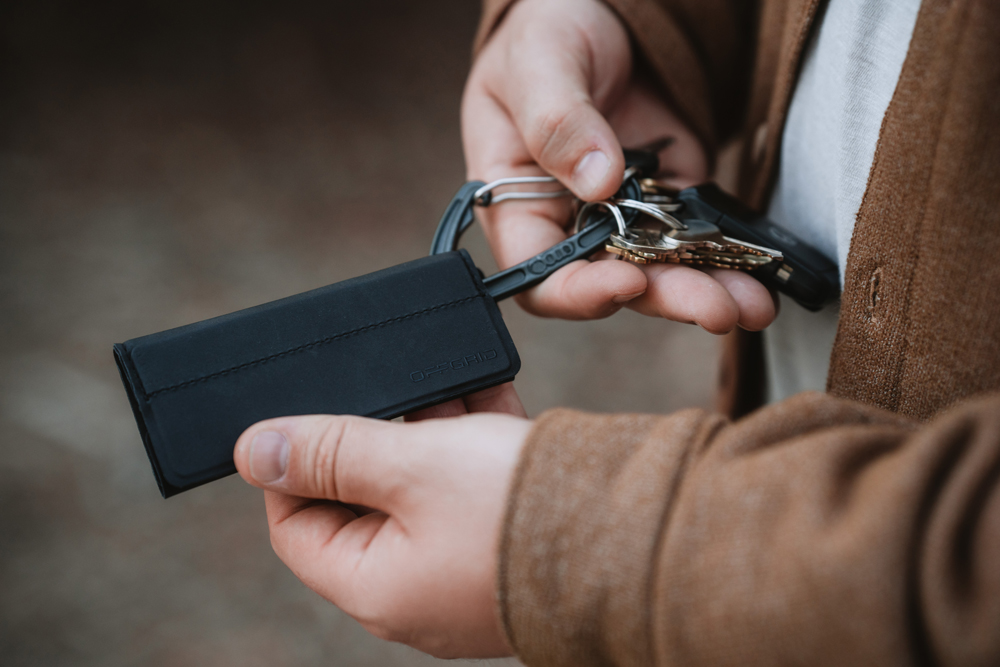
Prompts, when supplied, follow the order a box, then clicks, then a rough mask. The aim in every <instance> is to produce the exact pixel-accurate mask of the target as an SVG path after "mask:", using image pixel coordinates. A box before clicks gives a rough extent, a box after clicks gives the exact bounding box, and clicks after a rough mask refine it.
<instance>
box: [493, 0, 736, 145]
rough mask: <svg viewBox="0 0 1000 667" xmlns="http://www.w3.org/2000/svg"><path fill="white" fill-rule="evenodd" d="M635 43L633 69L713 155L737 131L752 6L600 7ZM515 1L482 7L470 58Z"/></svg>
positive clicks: (724, 2) (627, 1)
mask: <svg viewBox="0 0 1000 667" xmlns="http://www.w3.org/2000/svg"><path fill="white" fill-rule="evenodd" d="M605 2H606V3H607V4H608V5H609V6H610V7H611V8H612V9H614V10H615V12H617V14H618V16H619V17H620V18H621V19H622V22H623V23H624V24H625V26H626V28H628V30H629V32H630V33H631V35H632V38H633V40H634V43H635V46H636V49H637V53H638V54H639V56H640V62H641V63H642V64H643V66H646V67H648V69H650V70H651V72H652V74H653V76H654V78H655V79H656V80H657V81H658V82H659V83H660V84H662V86H663V91H664V93H665V94H666V95H667V97H668V98H669V99H670V100H671V103H672V106H673V108H674V109H675V110H676V111H677V113H678V114H679V115H680V116H681V117H682V118H683V119H684V120H685V121H686V122H687V123H688V124H689V125H690V127H691V128H692V129H693V130H694V132H695V133H696V134H697V135H698V137H699V138H701V140H702V142H703V143H704V144H705V145H706V146H707V147H708V149H709V150H710V151H712V150H713V149H714V148H715V147H716V146H717V145H718V144H719V143H720V142H721V141H723V140H725V139H726V138H727V137H728V135H730V134H731V133H733V132H734V131H735V130H736V129H737V125H738V124H739V122H740V120H741V119H742V117H743V113H744V105H745V103H746V99H745V98H746V95H747V89H748V85H749V82H750V66H751V64H752V62H753V58H752V55H751V49H752V44H753V37H754V34H755V27H756V26H755V20H754V18H755V12H756V8H755V5H756V3H755V2H751V1H749V0H605ZM512 4H514V0H485V2H484V3H483V15H482V19H481V21H480V24H479V31H478V33H477V35H476V40H475V46H474V51H475V52H476V53H478V52H479V50H480V49H481V48H482V47H483V45H484V44H485V43H486V40H487V39H488V38H489V36H490V34H491V33H492V32H493V30H494V29H495V28H496V26H497V25H498V24H499V23H500V21H501V20H502V19H503V16H504V14H505V13H506V11H507V9H508V8H509V7H510V6H511V5H512Z"/></svg>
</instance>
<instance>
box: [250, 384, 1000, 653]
mask: <svg viewBox="0 0 1000 667" xmlns="http://www.w3.org/2000/svg"><path fill="white" fill-rule="evenodd" d="M476 410H505V411H508V412H512V413H517V414H520V415H523V411H521V410H520V404H519V403H518V401H517V398H516V395H514V393H513V391H512V390H511V389H510V387H509V386H504V387H501V388H498V389H495V390H490V391H489V392H487V393H485V394H481V395H478V396H474V397H469V398H467V399H465V400H464V401H462V400H459V401H455V402H453V403H451V404H447V405H445V406H439V407H438V408H435V409H433V410H431V411H429V412H427V413H424V415H422V416H425V417H429V416H443V415H457V414H460V413H462V412H465V411H476ZM525 443H526V444H525ZM235 461H236V465H237V468H238V469H239V472H240V474H241V475H242V476H243V477H244V479H246V480H247V481H248V482H250V483H251V484H253V485H255V486H258V487H261V488H264V489H266V491H267V493H266V494H265V499H266V503H267V511H268V523H269V526H270V530H271V542H272V544H273V545H274V548H275V551H276V552H277V553H278V555H279V556H280V557H281V559H282V560H283V561H285V563H286V564H287V565H288V566H289V567H290V568H291V569H292V571H293V572H294V573H295V574H296V575H297V576H298V577H299V578H301V579H302V580H303V581H304V582H305V583H306V584H307V585H308V586H309V587H310V588H312V589H314V590H315V591H317V592H318V593H320V594H321V595H323V596H324V597H326V598H327V599H329V600H330V601H332V602H333V603H334V604H336V605H338V606H339V607H341V608H342V609H343V610H344V611H346V612H347V613H349V614H351V615H352V616H354V617H355V618H357V619H358V620H359V621H360V622H361V623H362V624H363V625H364V626H365V627H366V628H367V629H368V630H370V631H371V632H373V633H374V634H376V635H378V636H380V637H384V638H387V639H393V640H395V641H401V642H405V643H407V644H410V645H411V646H415V647H416V648H419V649H421V650H424V651H427V652H430V653H433V654H435V655H438V656H443V657H487V656H496V655H503V654H505V653H508V652H510V651H511V650H513V652H515V653H516V654H517V655H518V657H519V658H520V659H521V660H523V661H524V662H525V663H526V664H527V665H529V666H532V665H549V666H552V665H566V666H570V665H572V666H573V667H588V666H590V665H594V666H597V665H609V664H614V665H664V666H667V665H687V666H690V667H695V666H698V665H712V666H717V665H727V664H738V665H743V666H747V665H751V666H752V665H761V666H764V665H774V664H808V665H821V664H831V663H833V664H851V665H854V664H865V665H867V664H877V665H894V664H940V665H995V664H1000V633H998V632H997V628H998V627H1000V568H998V567H997V563H1000V396H998V395H993V396H989V397H984V398H980V399H977V400H973V401H969V402H966V403H964V404H962V405H960V406H958V407H956V408H955V409H953V410H952V411H950V412H949V413H947V414H945V415H942V416H941V417H939V418H938V419H936V420H935V421H934V422H932V423H929V424H926V425H920V424H918V423H916V422H912V421H909V420H906V419H904V418H901V417H898V416H896V415H893V414H891V413H888V412H883V411H880V410H876V409H874V408H870V407H866V406H863V405H861V404H858V403H853V402H848V401H844V400H839V399H834V398H831V397H829V396H827V395H823V394H803V395H800V396H798V397H796V398H793V399H790V400H787V401H784V402H782V403H780V404H777V405H774V406H770V407H768V408H765V409H762V410H760V411H758V412H757V413H755V414H754V415H752V416H751V417H749V418H746V419H744V420H741V421H738V422H734V423H730V422H728V421H727V420H725V419H724V418H723V417H720V416H718V415H714V414H711V413H707V412H704V411H701V410H686V411H682V412H678V413H675V414H673V415H669V416H655V415H588V414H583V413H578V412H571V411H567V410H555V411H550V412H547V413H545V414H543V415H542V416H541V417H540V418H539V419H538V420H537V422H535V423H534V425H532V423H531V422H529V421H528V420H526V419H523V418H520V417H517V416H511V415H501V414H479V415H467V416H457V417H454V418H451V419H431V420H427V421H422V422H419V423H415V424H412V423H411V424H392V423H385V422H379V421H377V420H371V419H362V418H358V417H338V416H322V415H320V416H310V417H285V418H280V419H273V420H269V421H266V422H262V423H260V424H257V425H255V426H253V427H251V428H250V429H248V430H247V432H246V433H244V434H243V435H242V436H241V437H240V440H239V442H238V443H237V446H236V452H235ZM505 504H506V510H505V509H504V507H505ZM365 508H371V509H365ZM373 510H374V511H373ZM498 545H499V546H498ZM495 577H496V578H495ZM495 591H496V595H498V596H499V611H496V598H495Z"/></svg>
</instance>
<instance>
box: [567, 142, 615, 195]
mask: <svg viewBox="0 0 1000 667" xmlns="http://www.w3.org/2000/svg"><path fill="white" fill-rule="evenodd" d="M610 168H611V160H609V159H608V156H607V155H605V154H604V153H602V152H601V151H590V152H589V153H587V154H586V155H584V156H583V157H582V158H580V161H579V162H577V163H576V168H575V169H573V183H574V184H575V185H576V189H577V191H578V192H579V194H581V195H583V196H585V197H586V196H589V195H590V194H591V193H592V192H594V191H595V190H597V188H599V187H601V183H603V182H604V177H605V176H607V175H608V169H610Z"/></svg>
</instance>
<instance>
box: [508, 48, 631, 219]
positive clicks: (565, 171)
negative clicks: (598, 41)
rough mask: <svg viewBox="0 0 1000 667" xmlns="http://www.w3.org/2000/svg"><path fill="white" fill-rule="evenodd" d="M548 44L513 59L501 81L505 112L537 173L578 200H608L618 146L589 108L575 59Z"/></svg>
mask: <svg viewBox="0 0 1000 667" xmlns="http://www.w3.org/2000/svg"><path fill="white" fill-rule="evenodd" d="M554 46H558V45H553V44H549V43H541V44H538V45H537V46H536V47H533V48H539V49H541V50H543V53H540V54H538V56H537V58H531V57H526V58H519V59H517V60H515V61H514V64H513V65H512V69H513V70H516V71H514V72H512V75H511V76H509V77H505V80H506V81H507V82H510V83H508V85H507V87H508V90H507V91H506V93H507V94H506V95H504V97H505V103H506V105H507V109H508V112H509V113H510V115H511V119H512V120H513V122H514V125H515V126H516V127H517V130H518V132H519V133H520V134H521V137H522V138H523V140H524V143H525V146H526V147H527V149H528V152H529V153H531V156H532V157H533V158H534V159H535V161H536V162H537V163H538V164H539V166H541V167H542V169H544V170H545V171H547V172H548V173H550V174H552V175H553V176H555V177H556V178H558V179H559V180H560V181H561V182H562V183H564V184H565V185H566V186H567V187H568V188H569V189H570V190H572V191H573V193H574V194H575V195H576V196H578V197H580V198H581V199H584V200H588V201H592V200H595V199H603V198H605V197H610V196H611V195H612V194H614V193H615V191H616V190H617V189H618V187H619V186H620V185H621V181H622V175H623V173H624V171H625V158H624V156H623V154H622V148H621V144H619V142H618V138H617V137H616V136H615V133H614V130H612V129H611V126H610V125H609V124H608V121H607V120H605V118H604V116H603V115H601V113H600V112H599V111H598V110H597V108H596V107H595V104H594V100H593V98H592V96H591V93H590V82H589V81H588V74H587V72H585V71H584V70H583V68H582V67H581V65H580V63H579V60H578V59H577V58H574V57H572V56H571V55H570V54H567V53H565V52H564V51H562V50H554V49H553V47H554ZM540 62H541V63H545V65H544V66H541V65H537V63H540Z"/></svg>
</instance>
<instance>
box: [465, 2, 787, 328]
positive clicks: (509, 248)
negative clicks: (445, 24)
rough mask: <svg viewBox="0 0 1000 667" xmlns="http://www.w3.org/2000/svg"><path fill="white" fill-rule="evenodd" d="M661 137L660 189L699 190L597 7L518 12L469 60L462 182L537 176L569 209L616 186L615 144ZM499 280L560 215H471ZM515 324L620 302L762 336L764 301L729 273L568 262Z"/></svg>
mask: <svg viewBox="0 0 1000 667" xmlns="http://www.w3.org/2000/svg"><path fill="white" fill-rule="evenodd" d="M664 136H670V137H674V138H675V141H674V142H673V144H672V145H671V146H670V147H669V148H667V149H666V150H664V151H663V152H661V154H660V164H661V170H662V171H663V172H664V173H669V174H670V178H669V179H667V180H668V182H669V183H670V184H671V185H673V186H675V187H687V186H689V185H694V184H697V183H700V182H703V181H704V180H705V179H706V178H707V176H708V173H707V165H708V160H707V159H706V155H705V151H704V148H703V147H702V145H701V143H700V142H699V141H698V139H697V138H696V137H695V135H694V134H693V133H692V132H691V130H690V129H689V128H688V127H687V126H686V125H685V124H684V123H683V122H682V121H681V120H680V119H679V118H678V117H677V115H676V114H674V113H673V111H672V109H671V108H670V106H669V105H668V104H667V102H666V101H665V100H664V99H663V97H662V95H660V94H658V93H657V92H656V91H655V88H654V86H653V85H652V84H651V83H650V82H647V81H644V80H642V78H641V77H639V76H637V75H636V73H635V72H634V71H633V60H632V52H631V46H630V44H629V36H628V33H627V32H626V30H625V27H624V26H623V25H622V23H621V22H620V21H619V19H618V17H617V16H616V15H615V14H614V13H613V12H612V10H611V9H609V8H608V7H607V6H606V5H604V4H603V3H601V2H599V1H598V0H519V1H518V2H516V3H515V4H514V5H513V6H512V7H511V8H510V10H509V11H508V13H507V15H506V16H505V17H504V19H503V21H502V22H501V24H500V26H499V27H498V28H497V29H496V31H495V32H494V34H493V35H492V36H491V37H490V39H489V41H488V42H487V44H486V46H485V47H484V48H483V50H482V52H481V53H480V55H479V57H478V58H477V59H476V62H475V64H474V65H473V68H472V73H471V74H470V75H469V80H468V83H467V84H466V89H465V95H464V97H463V100H462V137H463V142H464V145H465V153H466V156H465V157H466V164H467V165H468V172H469V173H468V177H469V179H470V180H471V179H477V180H482V181H487V182H488V181H491V180H495V179H497V178H503V177H505V176H530V175H539V174H544V173H548V174H551V175H553V176H555V177H556V178H558V179H559V180H560V181H562V182H563V183H565V184H566V186H567V187H569V188H570V189H571V190H572V191H573V192H574V194H576V195H577V196H578V197H580V198H581V199H584V200H587V201H593V200H596V199H603V198H605V197H609V196H611V195H612V194H614V192H615V191H616V190H617V189H618V187H619V186H620V185H621V181H622V176H623V173H624V167H625V165H624V157H623V156H622V148H621V147H622V143H625V144H626V145H629V146H638V145H641V144H644V143H647V142H649V141H651V140H655V139H658V138H660V137H664ZM480 213H481V216H482V220H483V227H484V230H485V233H486V238H487V240H488V241H489V243H490V247H491V248H492V251H493V254H494V256H495V258H496V260H497V263H498V264H499V266H500V268H507V267H509V266H513V265H514V264H516V263H518V262H521V261H523V260H525V259H527V258H529V257H531V256H533V255H536V254H538V253H539V252H542V251H543V250H545V249H546V248H549V247H551V246H553V245H555V244H556V243H558V242H559V241H561V240H563V239H565V238H566V237H567V233H566V229H565V226H566V225H567V224H568V222H569V217H570V211H569V203H568V202H567V201H565V200H564V199H563V200H540V201H531V202H510V203H504V204H501V205H499V206H495V207H490V208H486V209H481V210H480ZM517 300H518V303H520V304H521V306H522V307H524V308H525V309H526V310H528V311H529V312H532V313H535V314H537V315H542V316H548V317H561V318H565V319H593V318H599V317H606V316H608V315H610V314H612V313H614V312H615V311H617V310H618V309H619V308H621V306H622V305H623V304H625V303H628V306H629V307H630V308H633V309H634V310H637V311H639V312H641V313H644V314H646V315H652V316H659V317H665V318H667V319H671V320H676V321H680V322H691V323H695V324H698V325H700V326H702V327H703V328H705V329H706V330H708V331H711V332H713V333H725V332H727V331H730V330H731V329H733V328H734V327H736V326H737V325H739V326H741V327H743V328H746V329H751V330H757V329H763V328H764V327H766V326H767V325H768V324H770V323H771V321H773V319H774V317H775V315H776V304H775V301H774V299H773V297H772V295H771V294H770V292H768V290H767V289H766V288H765V287H764V286H763V285H761V284H760V283H759V282H757V281H756V280H754V279H753V278H751V277H750V276H748V275H746V274H744V273H740V272H738V271H728V270H724V269H713V270H707V271H702V270H699V269H695V268H692V267H687V266H679V265H670V264H653V265H648V266H645V267H643V268H640V267H638V266H636V265H634V264H630V263H628V262H621V261H618V262H612V261H595V262H588V261H584V260H581V261H577V262H573V263H571V264H569V265H568V266H566V267H563V268H562V269H561V270H559V271H557V272H556V273H555V274H553V275H552V276H551V277H549V278H548V279H547V280H546V281H545V282H543V283H541V284H540V285H538V286H537V287H535V288H533V289H531V290H529V291H527V292H525V293H523V294H521V295H519V296H518V297H517Z"/></svg>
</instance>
